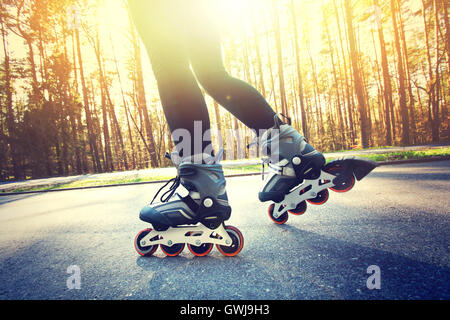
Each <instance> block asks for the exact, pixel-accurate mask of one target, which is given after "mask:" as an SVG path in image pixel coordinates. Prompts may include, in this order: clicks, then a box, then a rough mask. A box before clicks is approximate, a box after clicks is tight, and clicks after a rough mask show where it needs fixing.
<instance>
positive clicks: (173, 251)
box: [160, 243, 184, 257]
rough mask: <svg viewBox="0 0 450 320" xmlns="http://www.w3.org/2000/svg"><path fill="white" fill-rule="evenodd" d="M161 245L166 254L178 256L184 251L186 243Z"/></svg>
mask: <svg viewBox="0 0 450 320" xmlns="http://www.w3.org/2000/svg"><path fill="white" fill-rule="evenodd" d="M160 247H161V250H162V252H164V254H165V255H166V256H169V257H176V256H177V255H179V254H180V253H181V251H183V249H184V243H176V244H174V245H172V246H170V247H169V246H166V245H163V244H161V245H160Z"/></svg>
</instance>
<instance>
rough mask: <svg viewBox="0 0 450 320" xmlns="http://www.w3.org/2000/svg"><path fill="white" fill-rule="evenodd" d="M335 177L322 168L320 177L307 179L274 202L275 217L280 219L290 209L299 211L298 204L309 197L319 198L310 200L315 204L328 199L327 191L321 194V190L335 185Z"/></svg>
mask: <svg viewBox="0 0 450 320" xmlns="http://www.w3.org/2000/svg"><path fill="white" fill-rule="evenodd" d="M334 178H336V176H335V175H333V174H331V173H328V172H325V171H323V170H322V171H321V172H320V176H319V178H318V179H315V180H307V179H305V180H304V182H303V183H302V184H301V185H299V186H297V187H296V188H294V189H293V190H292V191H291V192H289V193H288V194H286V196H285V197H284V199H283V201H281V202H277V203H273V205H274V207H273V218H274V219H275V220H278V219H279V218H280V217H281V216H282V215H283V214H285V213H287V212H288V211H292V212H297V211H298V210H296V209H298V208H297V205H298V204H299V203H301V202H302V201H305V200H308V199H310V200H311V199H317V201H316V202H314V200H312V201H308V202H311V203H313V204H320V202H321V201H323V200H325V201H326V200H328V197H326V195H325V192H323V193H322V194H320V192H321V191H323V190H325V189H327V188H330V187H333V186H334V184H333V182H332V181H333V179H334ZM319 194H320V196H319ZM298 214H301V213H298ZM271 218H272V217H271ZM272 220H273V219H272Z"/></svg>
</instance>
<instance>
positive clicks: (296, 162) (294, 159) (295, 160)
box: [292, 157, 302, 166]
mask: <svg viewBox="0 0 450 320" xmlns="http://www.w3.org/2000/svg"><path fill="white" fill-rule="evenodd" d="M301 162H302V160H301V159H300V158H299V157H294V158H292V163H293V164H295V165H296V166H298V165H299V164H300V163H301Z"/></svg>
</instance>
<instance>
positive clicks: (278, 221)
mask: <svg viewBox="0 0 450 320" xmlns="http://www.w3.org/2000/svg"><path fill="white" fill-rule="evenodd" d="M274 208H275V204H274V203H272V204H271V205H270V206H269V209H268V213H269V217H270V219H272V221H273V222H275V223H276V224H285V223H286V221H288V218H289V215H288V213H287V212H285V213H283V214H282V215H281V216H279V217H278V218H275V217H274V216H273V209H274Z"/></svg>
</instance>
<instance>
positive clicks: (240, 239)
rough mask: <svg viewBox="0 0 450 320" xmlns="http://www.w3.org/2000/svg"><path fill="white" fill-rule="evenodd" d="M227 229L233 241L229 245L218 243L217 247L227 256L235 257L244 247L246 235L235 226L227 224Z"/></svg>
mask: <svg viewBox="0 0 450 320" xmlns="http://www.w3.org/2000/svg"><path fill="white" fill-rule="evenodd" d="M225 230H227V233H228V235H229V236H230V238H231V240H232V243H231V244H230V245H229V246H226V245H220V244H218V245H217V249H218V250H219V251H220V253H222V254H223V255H224V256H226V257H234V256H235V255H237V254H238V253H239V252H241V250H242V247H243V246H244V236H243V235H242V233H241V232H240V231H239V229H238V228H235V227H233V226H226V227H225Z"/></svg>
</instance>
